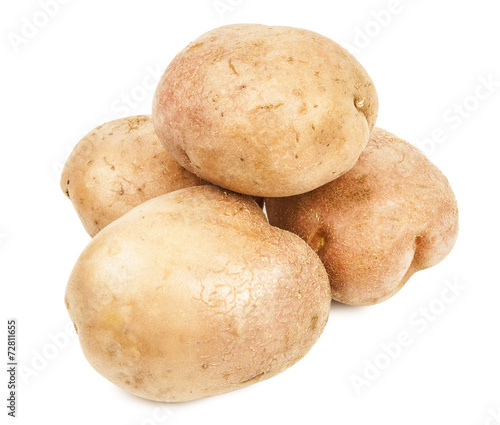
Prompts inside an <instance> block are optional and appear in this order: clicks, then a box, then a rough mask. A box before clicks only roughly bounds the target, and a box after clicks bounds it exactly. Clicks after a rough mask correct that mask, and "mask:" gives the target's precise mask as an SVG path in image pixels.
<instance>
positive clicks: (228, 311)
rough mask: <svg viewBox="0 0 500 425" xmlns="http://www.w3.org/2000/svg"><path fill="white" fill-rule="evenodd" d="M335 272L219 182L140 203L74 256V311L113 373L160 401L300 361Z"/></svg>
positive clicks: (98, 365) (242, 382) (102, 369)
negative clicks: (77, 256) (220, 185)
mask: <svg viewBox="0 0 500 425" xmlns="http://www.w3.org/2000/svg"><path fill="white" fill-rule="evenodd" d="M330 300H331V299H330V287H329V283H328V276H327V274H326V271H325V269H324V267H323V265H322V264H321V261H320V259H319V258H318V256H317V255H316V254H315V253H314V252H313V250H312V249H310V248H309V246H307V244H306V243H305V242H304V241H302V240H301V239H300V238H299V237H298V236H296V235H294V234H292V233H290V232H286V231H284V230H281V229H278V228H276V227H273V226H270V225H269V224H268V222H267V220H266V218H265V215H264V213H263V212H262V210H261V209H260V208H259V207H258V205H257V204H256V203H255V202H254V201H253V200H252V199H250V198H249V197H243V196H241V195H237V194H234V193H229V192H225V191H223V190H221V189H219V188H216V187H214V186H199V187H192V188H187V189H182V190H179V191H176V192H172V193H170V194H167V195H163V196H159V197H157V198H155V199H152V200H150V201H148V202H146V203H143V204H141V205H139V206H138V207H136V208H134V209H133V210H132V211H130V212H128V213H127V214H125V215H124V216H123V217H121V218H119V219H118V220H116V221H115V222H113V223H111V224H110V225H108V226H107V227H106V228H105V229H103V230H102V231H101V232H100V233H99V234H98V235H96V236H95V238H94V239H92V241H91V242H90V244H89V245H88V246H87V248H86V249H85V250H84V252H83V253H82V255H81V256H80V258H79V260H78V262H77V263H76V265H75V267H74V269H73V272H72V274H71V277H70V279H69V282H68V286H67V289H66V306H67V308H68V311H69V314H70V316H71V319H72V321H73V322H74V324H75V327H76V329H77V332H78V336H79V339H80V343H81V346H82V349H83V352H84V354H85V356H86V358H87V360H88V361H89V362H90V364H91V365H92V366H93V367H94V368H95V369H96V370H97V371H98V372H99V373H101V374H102V375H103V376H104V377H106V378H107V379H109V380H110V381H111V382H113V383H115V384H116V385H118V386H119V387H121V388H124V389H125V390H127V391H130V392H131V393H133V394H135V395H138V396H141V397H145V398H148V399H152V400H159V401H185V400H193V399H197V398H201V397H207V396H211V395H215V394H221V393H225V392H228V391H232V390H235V389H238V388H242V387H245V386H247V385H250V384H252V383H255V382H259V381H262V380H264V379H267V378H269V377H271V376H274V375H276V374H278V373H280V372H282V371H283V370H285V369H286V368H288V367H290V366H291V365H293V364H294V363H295V362H297V361H298V360H299V359H300V358H302V357H303V356H304V355H305V354H306V353H307V352H308V351H309V349H310V348H311V347H312V345H313V344H314V343H315V342H316V340H317V339H318V338H319V336H320V334H321V332H322V330H323V328H324V326H325V324H326V322H327V319H328V315H329V311H330Z"/></svg>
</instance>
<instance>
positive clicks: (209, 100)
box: [61, 25, 458, 401]
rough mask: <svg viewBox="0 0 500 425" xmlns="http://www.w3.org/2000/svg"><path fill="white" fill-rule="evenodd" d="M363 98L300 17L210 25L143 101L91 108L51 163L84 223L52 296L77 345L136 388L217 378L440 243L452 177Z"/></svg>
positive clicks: (295, 353) (290, 352)
mask: <svg viewBox="0 0 500 425" xmlns="http://www.w3.org/2000/svg"><path fill="white" fill-rule="evenodd" d="M377 112H378V99H377V93H376V91H375V87H374V85H373V82H372V81H371V79H370V77H369V76H368V74H367V73H366V71H365V70H364V69H363V67H362V66H361V65H360V64H359V62H357V60H356V59H355V58H354V57H353V56H352V55H350V54H349V53H348V52H347V51H346V50H344V49H343V48H342V47H340V46H339V45H338V44H336V43H335V42H333V41H332V40H330V39H328V38H326V37H323V36H321V35H319V34H316V33H314V32H311V31H306V30H302V29H297V28H289V27H269V26H263V25H229V26H225V27H221V28H217V29H215V30H213V31H210V32H208V33H206V34H204V35H202V36H201V37H200V38H198V39H197V40H195V41H194V42H193V43H191V44H189V45H188V46H187V47H186V48H185V49H184V50H183V51H181V52H180V53H179V54H178V55H177V56H176V57H175V58H174V60H173V61H172V62H171V63H170V65H169V66H168V68H167V69H166V71H165V73H164V74H163V77H162V78H161V81H160V83H159V85H158V88H157V91H156V94H155V98H154V102H153V111H152V116H151V117H150V116H136V117H129V118H124V119H119V120H116V121H113V122H110V123H106V124H104V125H101V126H100V127H97V128H96V129H95V130H93V131H92V132H91V133H89V134H88V135H87V136H86V137H84V138H83V139H82V140H81V141H80V142H79V143H78V145H77V146H76V148H75V150H74V151H73V153H72V154H71V156H70V158H69V159H68V161H67V163H66V165H65V168H64V170H63V173H62V178H61V185H62V189H63V191H64V192H65V193H66V195H67V196H68V197H69V198H70V199H71V201H72V202H73V205H74V207H75V209H76V211H77V213H78V215H79V217H80V219H81V221H82V223H83V225H84V227H85V229H86V230H87V232H88V233H89V234H90V235H91V236H93V239H92V240H91V242H90V243H89V244H88V246H87V247H86V249H85V250H84V251H83V253H82V254H81V256H80V258H79V259H78V261H77V263H76V265H75V267H74V269H73V272H72V274H71V276H70V278H69V282H68V286H67V289H66V298H65V301H66V306H67V308H68V311H69V314H70V316H71V319H72V321H73V322H74V324H75V328H76V330H77V332H78V336H79V339H80V343H81V346H82V349H83V352H84V354H85V356H86V358H87V359H88V361H89V362H90V364H91V365H92V366H93V367H94V368H95V369H96V370H97V371H98V372H99V373H101V374H102V375H103V376H104V377H106V378H107V379H109V380H110V381H111V382H113V383H115V384H116V385H118V386H120V387H122V388H124V389H126V390H128V391H130V392H131V393H133V394H136V395H138V396H141V397H145V398H148V399H152V400H160V401H185V400H193V399H197V398H201V397H207V396H211V395H215V394H221V393H225V392H228V391H232V390H234V389H238V388H241V387H245V386H247V385H250V384H252V383H255V382H259V381H262V380H264V379H267V378H269V377H271V376H274V375H276V374H278V373H280V372H282V371H283V370H285V369H287V368H288V367H290V366H291V365H293V364H294V363H296V362H297V361H298V360H300V359H301V358H302V357H303V356H304V355H305V354H306V353H307V352H308V351H309V349H310V348H311V347H312V346H313V345H314V343H315V342H316V341H317V340H318V338H319V336H320V335H321V333H322V331H323V329H324V327H325V325H326V323H327V320H328V316H329V312H330V304H331V299H332V298H333V299H334V300H336V301H339V302H342V303H345V304H352V305H370V304H374V303H378V302H381V301H383V300H385V299H387V298H389V297H391V296H392V295H394V294H395V293H396V292H397V291H398V290H399V289H400V288H401V287H402V286H403V285H404V284H405V282H406V281H407V280H408V279H409V278H410V276H411V275H412V274H413V273H415V272H416V271H418V270H422V269H424V268H427V267H431V266H433V265H435V264H437V263H439V262H440V261H441V260H442V259H443V258H444V257H446V255H447V254H448V253H449V252H450V251H451V249H452V247H453V245H454V243H455V240H456V237H457V232H458V210H457V203H456V200H455V197H454V195H453V192H452V189H451V187H450V185H449V184H448V181H447V180H446V177H445V176H444V175H443V174H442V173H441V172H440V171H439V170H438V169H437V168H436V167H435V166H434V165H433V164H432V163H431V162H430V161H429V160H428V159H427V158H426V157H425V156H424V155H423V154H422V153H420V152H419V151H418V150H417V149H415V148H414V147H413V146H411V145H410V144H408V143H406V142H404V141H403V140H401V139H399V138H398V137H396V136H395V135H393V134H391V133H388V132H387V131H384V130H382V129H380V128H376V127H374V125H375V121H376V117H377ZM263 202H265V207H266V211H267V217H268V218H267V217H266V215H265V213H264V212H263V210H262V203H263ZM268 219H269V221H268Z"/></svg>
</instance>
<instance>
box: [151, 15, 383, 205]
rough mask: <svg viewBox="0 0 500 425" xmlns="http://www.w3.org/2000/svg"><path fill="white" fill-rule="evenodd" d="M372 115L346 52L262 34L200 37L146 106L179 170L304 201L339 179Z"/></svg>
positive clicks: (260, 30)
mask: <svg viewBox="0 0 500 425" xmlns="http://www.w3.org/2000/svg"><path fill="white" fill-rule="evenodd" d="M377 112H378V99H377V93H376V91H375V87H374V85H373V82H372V80H371V79H370V77H369V76H368V74H367V73H366V71H365V70H364V69H363V67H362V66H361V65H360V64H359V62H358V61H357V60H356V59H355V58H354V57H353V56H351V55H350V54H349V53H348V52H347V51H346V50H344V49H343V48H342V47H340V46H339V45H338V44H336V43H335V42H333V41H332V40H330V39H328V38H326V37H324V36H322V35H319V34H317V33H314V32H311V31H306V30H302V29H298V28H290V27H269V26H264V25H228V26H224V27H221V28H217V29H215V30H213V31H210V32H208V33H206V34H205V35H202V36H201V37H200V38H198V39H197V40H195V41H194V42H193V43H191V44H190V45H189V46H187V47H186V48H185V49H184V50H183V51H182V52H180V53H179V54H178V55H177V56H176V57H175V58H174V60H173V61H172V63H171V64H170V65H169V66H168V68H167V69H166V71H165V73H164V75H163V76H162V78H161V80H160V83H159V85H158V88H157V90H156V93H155V98H154V101H153V122H154V125H155V129H156V131H157V134H158V136H159V138H160V140H161V141H162V142H163V143H164V145H165V147H166V148H167V150H168V151H169V152H170V154H171V155H172V156H173V157H174V158H175V159H177V161H178V162H179V163H180V164H181V165H182V166H183V167H185V168H186V169H188V170H189V171H191V172H193V173H195V174H197V175H198V176H200V177H201V178H203V179H205V180H208V181H210V182H212V183H214V184H217V185H219V186H222V187H225V188H227V189H231V190H233V191H236V192H240V193H245V194H249V195H256V196H290V195H296V194H299V193H304V192H307V191H310V190H312V189H315V188H317V187H319V186H321V185H323V184H325V183H328V182H330V181H332V180H334V179H335V178H337V177H339V176H340V175H342V174H343V173H345V172H346V171H348V170H349V169H350V168H351V167H353V166H354V164H355V162H356V160H357V159H358V157H359V155H360V154H361V151H362V150H363V148H364V147H365V146H366V144H367V142H368V139H369V134H370V131H371V129H372V127H373V125H374V124H375V120H376V116H377Z"/></svg>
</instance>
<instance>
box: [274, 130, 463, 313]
mask: <svg viewBox="0 0 500 425" xmlns="http://www.w3.org/2000/svg"><path fill="white" fill-rule="evenodd" d="M266 208H267V211H268V215H269V221H270V223H271V224H273V225H275V226H278V227H280V228H283V229H287V230H290V231H292V232H294V233H296V234H298V235H299V236H301V237H302V238H303V239H304V240H305V241H307V243H308V244H309V245H310V246H311V247H312V248H313V249H314V250H315V251H316V252H317V253H318V255H319V256H320V258H321V259H322V261H323V263H324V265H325V267H326V270H327V271H328V274H329V276H330V283H331V287H332V298H333V299H334V300H337V301H340V302H342V303H346V304H352V305H369V304H375V303H378V302H381V301H384V300H386V299H387V298H389V297H391V296H392V295H394V294H395V293H396V292H397V291H398V290H399V289H400V288H401V287H402V286H403V285H404V284H405V282H406V281H407V280H408V279H409V278H410V276H411V275H412V274H413V273H415V272H417V271H418V270H422V269H425V268H428V267H431V266H434V265H435V264H437V263H439V262H440V261H441V260H443V259H444V258H445V257H446V256H447V255H448V253H449V252H450V251H451V249H452V247H453V245H454V244H455V240H456V238H457V233H458V209H457V202H456V200H455V196H454V194H453V191H452V189H451V187H450V185H449V184H448V181H447V180H446V177H445V176H444V175H443V174H442V173H441V172H440V171H439V170H438V169H437V168H436V167H435V166H434V165H433V164H432V163H431V162H430V161H429V160H428V159H427V158H426V157H425V156H424V155H423V154H422V153H421V152H420V151H418V150H417V149H416V148H414V147H413V146H412V145H410V144H408V143H406V142H405V141H403V140H401V139H399V138H398V137H396V136H395V135H393V134H391V133H388V132H387V131H384V130H382V129H380V128H376V129H375V130H374V132H373V134H372V137H371V140H370V142H369V143H368V146H367V148H366V150H365V151H364V152H363V153H362V154H361V157H360V158H359V161H358V163H357V164H356V166H355V167H354V168H353V169H352V170H351V171H349V172H348V173H346V174H344V175H343V176H342V177H341V178H339V179H337V180H335V181H333V182H331V183H329V184H327V185H325V186H322V187H320V188H318V189H316V190H314V191H312V192H310V193H306V194H303V195H299V196H294V197H288V198H283V199H266Z"/></svg>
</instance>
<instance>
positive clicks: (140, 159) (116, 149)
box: [61, 115, 207, 236]
mask: <svg viewBox="0 0 500 425" xmlns="http://www.w3.org/2000/svg"><path fill="white" fill-rule="evenodd" d="M201 184H207V182H204V181H203V180H201V179H200V178H198V177H197V176H195V175H194V174H192V173H190V172H189V171H187V170H185V169H184V168H182V167H181V166H180V165H179V164H178V163H177V162H176V161H175V160H174V159H173V158H172V157H171V156H170V155H169V154H168V153H167V152H166V151H165V149H164V147H163V146H162V144H161V143H160V141H159V140H158V137H157V136H156V133H155V131H154V128H153V124H152V122H151V117H150V116H146V115H140V116H134V117H128V118H123V119H118V120H115V121H111V122H108V123H106V124H103V125H101V126H99V127H97V128H96V129H94V130H93V131H91V132H90V133H89V134H87V135H86V136H85V137H84V138H83V139H82V140H81V141H80V142H79V143H78V145H77V146H76V147H75V149H74V150H73V152H72V153H71V155H70V156H69V158H68V160H67V162H66V164H65V166H64V169H63V172H62V175H61V188H62V190H63V191H64V193H66V195H67V196H68V198H70V199H71V201H72V202H73V206H74V207H75V209H76V211H77V213H78V216H79V217H80V220H81V221H82V223H83V225H84V227H85V229H86V230H87V232H88V233H89V234H90V235H91V236H94V235H95V234H96V233H98V232H99V231H100V230H101V229H102V228H104V227H105V226H107V225H108V224H109V223H111V222H112V221H114V220H116V219H117V218H118V217H121V216H122V215H123V214H125V213H126V212H127V211H129V210H130V209H132V208H133V207H135V206H136V205H139V204H141V203H142V202H144V201H146V200H148V199H151V198H154V197H156V196H159V195H163V194H165V193H168V192H172V191H174V190H177V189H182V188H185V187H190V186H197V185H201Z"/></svg>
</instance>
